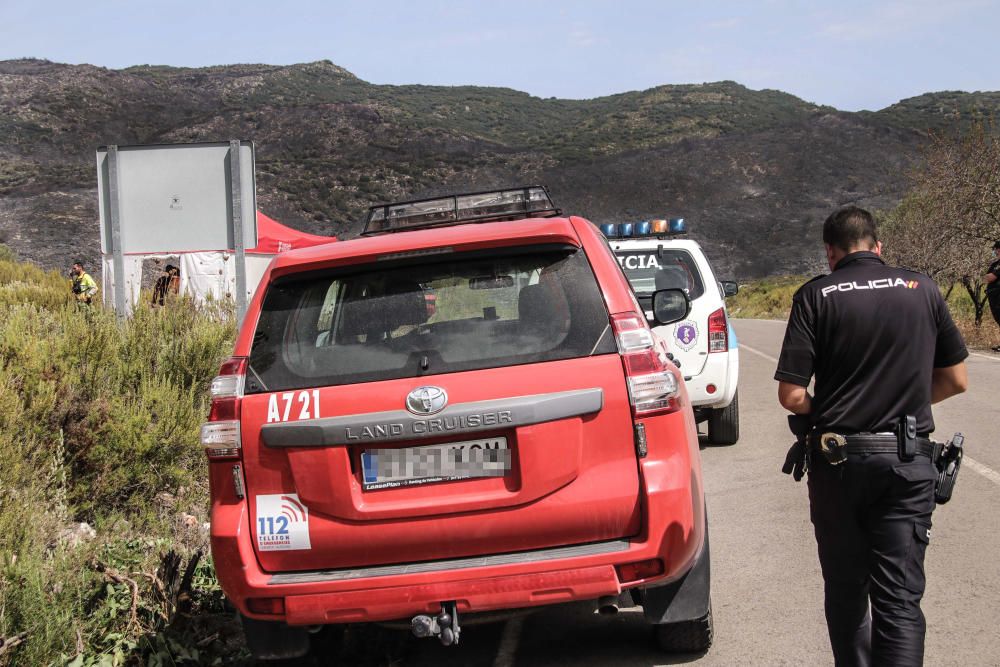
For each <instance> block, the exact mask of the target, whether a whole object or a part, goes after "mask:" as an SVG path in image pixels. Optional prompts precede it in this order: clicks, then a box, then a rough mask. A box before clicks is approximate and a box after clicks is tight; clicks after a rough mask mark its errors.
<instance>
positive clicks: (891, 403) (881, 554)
mask: <svg viewBox="0 0 1000 667" xmlns="http://www.w3.org/2000/svg"><path fill="white" fill-rule="evenodd" d="M823 242H824V244H825V246H826V253H827V259H828V261H829V264H830V268H831V269H832V272H831V273H830V275H826V276H820V277H817V278H815V279H813V280H811V281H810V282H808V283H806V284H805V285H803V286H802V288H801V289H799V291H798V292H797V293H796V294H795V297H794V299H793V302H792V310H791V314H790V316H789V319H788V328H787V330H786V331H785V340H784V343H783V345H782V349H781V356H780V358H779V360H778V370H777V372H776V373H775V379H776V380H778V382H779V385H778V400H779V401H780V402H781V404H782V405H783V406H784V407H785V408H787V409H788V410H789V411H791V412H792V413H793V414H794V415H798V416H799V417H794V418H792V419H791V420H790V421H791V422H798V426H797V428H798V429H799V432H800V433H801V434H803V436H804V437H803V438H802V441H803V445H804V449H805V454H806V456H805V460H806V461H808V473H809V484H808V486H809V502H810V515H811V518H812V522H813V526H814V528H815V533H816V542H817V544H818V546H819V559H820V566H821V568H822V571H823V580H824V583H825V590H826V604H825V609H826V621H827V629H828V630H829V634H830V643H831V645H832V647H833V654H834V658H835V660H836V663H837V665H871V664H875V665H920V664H922V663H923V651H924V634H925V630H926V627H925V622H924V616H923V613H922V612H921V610H920V600H921V598H922V597H923V593H924V585H925V580H924V553H925V550H926V547H927V544H928V543H929V541H930V535H931V513H932V512H933V510H934V485H935V480H936V479H937V477H938V469H937V468H936V467H935V466H934V464H933V457H935V456H936V455H937V453H938V452H937V450H936V449H935V448H934V446H933V445H932V444H931V442H930V441H929V440H928V435H929V434H930V433H931V432H932V431H933V430H934V420H933V418H932V416H931V403H936V402H938V401H942V400H944V399H946V398H948V397H950V396H953V395H955V394H958V393H961V392H963V391H965V389H966V386H967V376H966V369H965V362H964V360H965V358H966V357H967V356H968V352H967V351H966V349H965V343H964V342H963V340H962V336H961V334H959V332H958V330H957V329H956V327H955V324H954V322H953V321H952V318H951V315H950V314H949V312H948V308H947V306H946V305H945V303H944V299H943V298H942V297H941V292H940V291H939V290H938V287H937V285H935V284H934V281H932V280H931V279H930V278H928V277H927V276H925V275H923V274H919V273H914V272H912V271H906V270H904V269H897V268H892V267H889V266H886V265H885V264H884V263H883V262H882V259H881V257H880V255H881V244H880V243H879V242H878V241H877V237H876V232H875V223H874V220H873V219H872V216H871V215H870V214H869V213H868V212H867V211H865V210H863V209H860V208H857V207H853V206H850V207H846V208H842V209H839V210H837V211H836V212H834V213H833V214H832V215H831V216H830V217H829V218H827V220H826V222H825V223H824V225H823ZM813 377H815V380H816V384H815V395H814V396H810V395H809V393H808V392H807V389H806V388H807V387H808V386H809V382H810V380H811V379H812V378H813ZM789 463H790V464H793V467H794V466H795V465H796V464H797V465H798V466H799V467H800V470H799V471H798V473H797V474H799V475H801V465H802V464H801V462H796V461H790V462H789ZM869 603H870V605H871V606H870V609H871V612H870V614H869Z"/></svg>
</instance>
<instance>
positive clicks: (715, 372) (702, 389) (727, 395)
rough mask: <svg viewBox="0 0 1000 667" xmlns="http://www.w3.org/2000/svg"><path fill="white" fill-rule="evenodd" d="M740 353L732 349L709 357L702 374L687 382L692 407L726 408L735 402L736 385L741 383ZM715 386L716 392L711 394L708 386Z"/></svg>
mask: <svg viewBox="0 0 1000 667" xmlns="http://www.w3.org/2000/svg"><path fill="white" fill-rule="evenodd" d="M681 370H682V371H683V370H684V369H683V368H681ZM739 371H740V352H739V349H737V348H731V349H730V350H729V351H728V352H725V353H722V352H718V353H713V354H710V355H708V359H706V360H705V366H704V367H703V368H702V370H701V373H699V374H698V375H695V376H694V377H692V378H691V379H690V380H686V381H685V382H686V384H687V389H688V395H689V396H690V397H691V405H693V406H694V407H695V408H701V409H704V408H724V407H726V406H727V405H729V404H730V403H732V402H733V396H735V395H736V385H737V383H738V382H739ZM710 384H712V385H715V388H716V389H715V392H714V393H709V391H708V385H710Z"/></svg>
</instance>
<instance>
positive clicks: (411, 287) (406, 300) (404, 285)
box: [380, 279, 427, 330]
mask: <svg viewBox="0 0 1000 667" xmlns="http://www.w3.org/2000/svg"><path fill="white" fill-rule="evenodd" d="M380 301H381V302H382V303H381V306H380V308H383V309H384V310H385V317H386V318H387V319H388V320H389V324H390V327H389V329H390V330H392V329H395V328H397V327H401V326H404V325H407V324H423V323H424V322H426V321H427V300H426V298H424V289H423V288H422V287H421V286H420V283H418V282H415V281H412V280H405V279H395V280H393V281H391V282H390V283H389V284H388V285H386V288H385V296H384V297H383V298H382V299H381V300H380Z"/></svg>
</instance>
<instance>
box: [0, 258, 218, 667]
mask: <svg viewBox="0 0 1000 667" xmlns="http://www.w3.org/2000/svg"><path fill="white" fill-rule="evenodd" d="M234 333H235V331H234V325H233V317H232V316H231V313H229V312H227V311H226V309H225V308H222V307H219V306H209V307H199V306H196V305H195V304H193V303H192V302H190V301H188V300H184V299H178V300H176V301H175V302H173V303H171V304H170V305H169V306H168V307H165V308H159V309H156V310H152V309H149V308H144V307H138V308H137V309H136V312H135V314H134V316H133V317H131V318H129V319H127V320H124V321H118V320H117V319H116V317H115V315H114V314H113V313H112V312H110V311H109V310H105V309H104V308H102V307H101V306H100V305H96V304H95V305H94V306H92V307H89V308H86V307H80V306H78V305H77V304H76V303H75V302H73V301H72V299H71V294H70V290H69V281H68V279H66V278H65V277H63V276H61V275H59V274H57V273H54V272H44V271H42V270H41V269H39V268H38V267H35V266H33V265H30V264H24V263H18V262H16V261H14V260H13V258H12V257H11V256H10V255H9V254H7V253H2V252H0V665H7V664H11V665H12V664H23V665H44V664H63V663H70V664H75V665H84V664H111V665H113V664H125V663H126V662H129V663H134V662H137V661H141V662H144V663H147V664H159V663H160V662H163V663H164V664H181V663H184V662H185V661H186V662H188V663H189V664H190V663H192V662H197V661H202V659H203V658H204V657H205V654H206V653H210V652H211V651H212V650H213V648H218V647H217V646H216V645H217V644H219V643H220V642H225V641H226V636H225V632H224V631H213V632H215V636H214V637H213V636H212V632H209V631H208V630H207V629H205V628H204V627H202V628H193V627H191V626H190V624H189V623H186V622H185V617H184V613H183V612H185V611H198V610H199V609H201V610H204V611H208V612H218V611H220V610H221V604H222V601H221V594H220V593H219V591H218V587H217V585H216V584H215V582H214V573H213V571H212V568H211V563H210V561H209V558H208V556H207V553H206V547H207V532H206V531H205V529H204V526H203V525H204V523H205V522H206V521H207V520H208V519H207V516H206V510H207V482H206V479H205V467H204V463H203V461H202V454H201V451H200V449H199V446H198V429H199V426H200V424H201V422H202V421H203V420H204V417H205V414H206V413H207V400H206V399H207V396H206V394H207V392H206V387H207V383H208V382H209V381H210V379H211V378H212V377H213V375H214V374H215V372H216V371H217V370H218V366H219V363H220V362H221V360H222V359H224V358H225V356H226V355H227V354H228V352H229V351H230V350H231V346H232V340H233V337H234ZM82 523H85V524H86V526H83V525H81V524H82ZM199 551H200V552H202V553H205V555H204V556H202V557H201V558H200V559H198V558H197V557H196V554H198V553H199ZM185 579H187V580H188V581H185ZM210 616H211V615H210V614H209V615H207V616H205V615H203V618H207V619H209V620H210ZM202 632H207V633H208V634H207V635H206V636H200V635H199V633H202ZM191 633H194V634H196V635H198V636H188V635H191ZM206 639H207V640H208V641H206ZM188 640H190V641H188Z"/></svg>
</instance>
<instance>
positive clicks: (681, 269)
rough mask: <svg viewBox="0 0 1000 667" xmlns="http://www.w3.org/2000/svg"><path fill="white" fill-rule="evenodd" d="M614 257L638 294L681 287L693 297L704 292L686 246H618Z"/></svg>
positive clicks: (703, 286)
mask: <svg viewBox="0 0 1000 667" xmlns="http://www.w3.org/2000/svg"><path fill="white" fill-rule="evenodd" d="M615 257H617V259H618V263H619V264H620V265H621V267H622V271H624V272H625V277H627V278H628V281H629V282H630V283H631V284H632V289H633V290H635V293H636V294H652V293H653V292H655V291H657V290H661V289H682V290H684V291H685V292H687V295H688V297H689V298H690V299H697V298H698V297H700V296H701V295H702V294H703V293H704V292H705V285H704V283H703V282H702V280H701V274H699V273H698V267H697V266H696V265H695V263H694V259H693V258H692V257H691V254H690V253H688V252H687V251H686V250H678V249H676V248H659V249H655V248H650V249H649V250H616V251H615Z"/></svg>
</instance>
